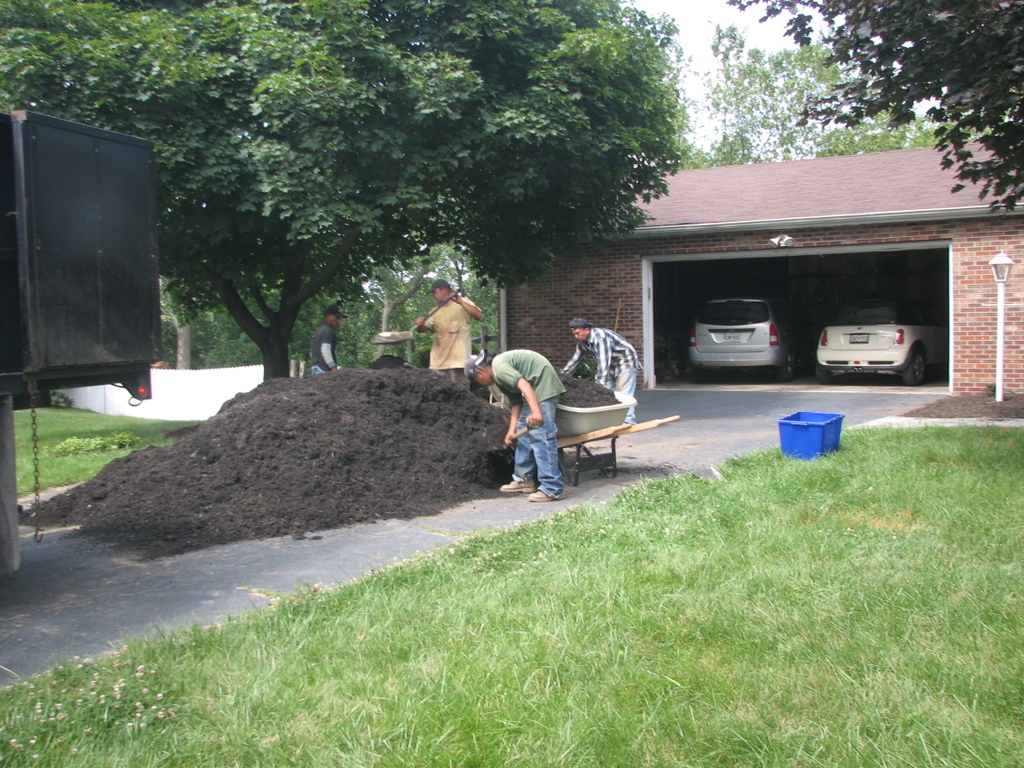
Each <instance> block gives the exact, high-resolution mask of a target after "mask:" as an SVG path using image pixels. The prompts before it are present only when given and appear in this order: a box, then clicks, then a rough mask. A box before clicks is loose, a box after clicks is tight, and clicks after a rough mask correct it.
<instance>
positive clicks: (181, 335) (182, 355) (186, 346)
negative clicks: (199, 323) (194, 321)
mask: <svg viewBox="0 0 1024 768" xmlns="http://www.w3.org/2000/svg"><path fill="white" fill-rule="evenodd" d="M175 331H176V335H177V344H176V347H177V350H176V353H175V361H174V367H175V368H178V369H179V370H181V369H187V368H191V367H192V326H191V325H178V326H176V328H175Z"/></svg>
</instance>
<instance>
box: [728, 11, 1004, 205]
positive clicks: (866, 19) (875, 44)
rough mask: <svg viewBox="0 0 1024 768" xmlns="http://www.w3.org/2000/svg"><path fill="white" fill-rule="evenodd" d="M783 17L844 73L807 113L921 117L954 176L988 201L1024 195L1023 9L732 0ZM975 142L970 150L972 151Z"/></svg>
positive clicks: (827, 117)
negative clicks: (977, 189)
mask: <svg viewBox="0 0 1024 768" xmlns="http://www.w3.org/2000/svg"><path fill="white" fill-rule="evenodd" d="M729 3H730V5H735V6H738V7H740V8H746V7H749V6H755V5H763V6H764V10H765V14H766V16H768V17H774V16H778V15H780V14H787V15H788V16H789V18H790V21H789V24H788V27H787V34H789V35H790V36H791V37H792V38H793V39H794V40H796V41H797V42H799V43H800V44H801V45H808V44H810V43H811V40H812V38H813V37H814V34H815V30H816V29H821V30H822V32H821V41H822V44H823V45H824V46H826V47H827V48H829V49H830V51H831V52H830V61H832V62H834V63H836V64H838V65H839V66H841V67H842V68H843V77H842V78H841V80H840V81H839V82H837V83H835V84H834V85H833V87H832V88H831V89H830V90H829V92H827V93H825V94H822V95H821V97H820V98H818V99H817V100H816V101H815V102H814V103H813V104H812V105H811V107H810V108H809V110H808V114H809V115H810V116H811V117H812V118H814V119H816V120H819V121H821V122H822V123H824V124H830V123H836V124H839V125H847V126H857V125H861V124H863V123H865V122H869V121H872V120H878V119H881V120H889V121H891V124H892V125H893V126H894V127H898V126H904V125H907V124H910V123H912V122H913V121H915V120H916V119H917V118H918V117H919V116H920V115H922V114H923V115H925V116H926V117H927V119H928V120H930V121H931V122H933V123H934V124H936V125H937V128H936V130H935V137H936V144H937V146H938V147H940V148H941V149H944V150H945V152H946V155H945V162H946V164H947V166H949V167H956V169H957V175H958V178H960V179H961V180H963V181H965V182H973V183H978V184H979V185H980V187H981V189H983V190H984V191H985V192H986V193H987V194H989V195H990V196H991V199H992V201H993V204H994V205H1002V206H1005V207H1006V208H1009V209H1012V208H1014V207H1015V205H1016V204H1017V202H1018V201H1019V200H1020V199H1021V197H1022V196H1024V171H1022V168H1024V101H1022V99H1021V83H1020V72H1021V69H1022V68H1024V47H1022V45H1021V43H1022V41H1024V31H1022V30H1024V3H1020V2H965V1H964V0H932V1H931V2H927V3H923V2H920V0H888V2H885V3H878V2H870V1H869V0H729ZM973 142H977V143H978V144H980V146H981V148H982V149H981V150H980V151H979V148H978V147H977V146H972V143H973Z"/></svg>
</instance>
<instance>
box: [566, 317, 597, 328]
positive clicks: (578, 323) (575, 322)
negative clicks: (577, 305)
mask: <svg viewBox="0 0 1024 768" xmlns="http://www.w3.org/2000/svg"><path fill="white" fill-rule="evenodd" d="M569 327H570V328H593V327H594V324H593V323H588V322H587V321H586V320H584V319H583V318H582V317H574V318H573V319H572V320H570V321H569Z"/></svg>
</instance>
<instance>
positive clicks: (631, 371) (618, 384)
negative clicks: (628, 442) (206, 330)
mask: <svg viewBox="0 0 1024 768" xmlns="http://www.w3.org/2000/svg"><path fill="white" fill-rule="evenodd" d="M615 391H616V392H621V393H622V394H624V395H629V396H630V397H636V368H625V369H622V370H619V372H618V373H616V374H615ZM623 423H624V424H636V407H635V406H634V407H633V408H630V409H629V412H628V413H626V420H625V421H624V422H623Z"/></svg>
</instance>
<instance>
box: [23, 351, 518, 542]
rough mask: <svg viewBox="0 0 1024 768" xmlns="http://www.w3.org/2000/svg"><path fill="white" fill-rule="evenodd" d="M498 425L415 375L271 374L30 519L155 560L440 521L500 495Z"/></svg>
mask: <svg viewBox="0 0 1024 768" xmlns="http://www.w3.org/2000/svg"><path fill="white" fill-rule="evenodd" d="M507 429H508V415H507V412H504V411H502V410H501V409H499V408H497V407H495V406H493V405H489V404H488V403H487V402H486V401H485V400H483V399H481V398H480V397H477V396H476V395H474V394H471V393H469V392H468V391H465V390H461V389H458V388H457V387H455V386H454V385H452V384H451V383H450V382H448V381H447V380H445V379H444V378H442V377H441V376H438V375H437V374H434V373H431V372H429V371H425V370H416V369H405V368H397V369H389V370H355V369H346V370H342V371H338V372H335V373H331V374H327V375H322V376H313V377H309V378H306V379H275V380H272V381H267V382H264V383H263V384H261V385H259V386H258V387H256V389H254V390H252V391H251V392H247V393H244V394H241V395H238V396H237V397H235V398H233V399H232V400H230V401H228V402H227V403H225V404H224V406H223V408H222V409H221V411H220V412H219V413H218V414H217V415H216V416H213V417H212V418H210V419H208V420H207V421H205V422H203V423H202V424H200V425H199V427H198V428H197V429H196V430H195V431H193V432H191V433H190V434H187V435H185V436H184V437H182V438H181V439H180V440H179V441H178V442H177V443H175V444H174V445H172V446H167V447H162V448H148V449H145V450H141V451H136V452H135V453H132V454H130V455H129V456H126V457H125V458H123V459H118V460H115V461H113V462H111V463H110V464H108V465H107V466H106V467H105V468H104V469H103V470H102V471H101V472H100V473H99V474H98V475H97V476H96V477H95V478H93V479H92V480H90V481H88V482H86V483H83V484H82V485H79V486H76V487H75V488H73V489H71V490H69V491H68V492H66V493H64V494H61V495H59V496H56V497H54V498H53V499H51V500H49V501H46V502H43V503H42V504H40V506H39V507H38V509H37V513H38V514H37V517H36V518H33V522H38V523H39V524H41V525H43V526H44V527H51V526H65V525H77V526H80V533H81V534H84V535H86V536H89V537H90V538H96V539H99V540H101V541H105V542H109V543H111V544H114V545H115V546H117V547H119V548H124V549H128V550H133V551H135V552H137V553H138V554H139V555H141V556H144V557H160V556H165V555H174V554H179V553H182V552H186V551H189V550H194V549H199V548H202V547H207V546H212V545H216V544H226V543H230V542H235V541H241V540H245V539H261V538H266V537H272V536H282V535H296V536H303V535H305V534H306V533H307V532H311V531H317V530H324V529H329V528H336V527H340V526H344V525H349V524H352V523H361V522H369V521H374V520H380V519H384V518H411V517H415V516H419V515H425V514H436V513H438V512H440V511H442V510H443V509H446V508H448V507H451V506H454V505H456V504H458V503H460V502H463V501H466V500H469V499H474V498H484V497H487V496H490V495H497V491H496V489H497V488H498V486H499V485H500V484H501V483H504V482H507V481H508V478H509V476H510V474H511V471H512V451H511V450H510V449H509V448H507V447H506V446H504V444H503V442H502V440H503V438H504V435H505V432H506V430H507Z"/></svg>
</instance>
